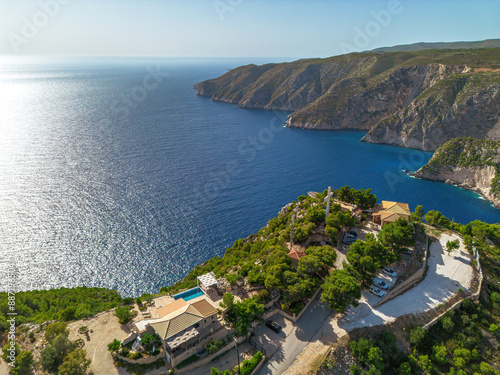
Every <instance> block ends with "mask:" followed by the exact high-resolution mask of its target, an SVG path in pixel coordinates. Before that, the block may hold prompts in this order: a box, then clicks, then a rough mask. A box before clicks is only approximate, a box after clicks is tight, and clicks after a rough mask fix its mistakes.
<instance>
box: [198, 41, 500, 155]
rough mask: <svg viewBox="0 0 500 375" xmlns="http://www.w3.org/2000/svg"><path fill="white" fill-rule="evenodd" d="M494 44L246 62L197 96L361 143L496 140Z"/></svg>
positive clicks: (499, 121) (429, 146)
mask: <svg viewBox="0 0 500 375" xmlns="http://www.w3.org/2000/svg"><path fill="white" fill-rule="evenodd" d="M499 83H500V48H480V49H443V50H435V49H433V50H426V51H418V52H385V53H380V52H363V53H352V54H348V55H341V56H334V57H329V58H325V59H303V60H298V61H294V62H290V63H282V64H265V65H259V66H258V65H253V64H250V65H246V66H241V67H238V68H236V69H233V70H231V71H229V72H227V73H226V74H224V75H222V76H220V77H219V78H215V79H210V80H206V81H203V82H200V83H198V84H196V85H195V86H194V87H195V89H196V93H197V94H198V95H204V96H210V97H211V98H212V100H215V101H223V102H227V103H232V104H236V105H238V106H239V107H241V108H264V109H268V110H283V111H290V112H293V113H292V114H291V115H290V116H289V118H288V121H287V126H288V127H297V128H305V129H323V130H336V129H362V130H369V131H370V132H369V133H368V134H367V136H365V138H364V139H363V140H364V141H366V142H373V143H388V144H394V145H399V146H403V147H411V148H419V149H425V150H435V149H436V148H437V147H438V146H439V145H440V144H442V143H444V142H446V141H447V140H449V139H452V138H455V137H460V136H462V137H463V136H469V135H475V136H477V134H481V135H480V136H482V137H485V138H488V137H490V139H498V138H500V95H498V91H499Z"/></svg>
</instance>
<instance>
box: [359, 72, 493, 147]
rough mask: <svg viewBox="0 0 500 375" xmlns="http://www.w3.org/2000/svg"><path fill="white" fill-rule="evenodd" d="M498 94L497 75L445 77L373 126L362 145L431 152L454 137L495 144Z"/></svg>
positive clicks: (476, 74)
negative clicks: (367, 143)
mask: <svg viewBox="0 0 500 375" xmlns="http://www.w3.org/2000/svg"><path fill="white" fill-rule="evenodd" d="M499 93H500V76H499V75H497V74H488V73H484V74H480V73H475V74H473V73H468V74H461V75H453V76H449V77H447V78H445V79H443V80H442V81H441V82H439V83H438V84H436V85H435V86H434V87H433V88H431V89H429V90H427V91H425V92H423V93H422V94H421V95H420V96H419V97H417V98H416V99H415V100H414V101H413V102H412V103H410V105H408V106H407V107H405V108H402V109H399V110H397V111H396V112H395V113H393V114H392V115H390V116H388V117H386V118H384V119H383V120H381V121H380V122H379V123H377V124H376V125H375V126H374V127H373V128H372V129H371V130H370V132H369V133H368V134H367V135H366V136H365V137H364V138H363V141H365V142H373V143H386V144H391V145H397V146H402V147H410V148H417V149H422V150H435V149H437V148H438V147H439V146H440V145H442V144H443V143H445V142H446V141H448V140H450V139H452V138H456V137H467V136H473V137H477V138H482V139H493V140H498V139H500V95H499Z"/></svg>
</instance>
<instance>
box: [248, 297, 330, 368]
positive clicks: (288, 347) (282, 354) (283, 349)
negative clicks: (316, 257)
mask: <svg viewBox="0 0 500 375" xmlns="http://www.w3.org/2000/svg"><path fill="white" fill-rule="evenodd" d="M319 296H320V294H319V295H318V297H316V299H315V300H314V301H313V302H312V303H311V304H310V305H309V307H308V309H307V310H306V312H305V313H304V315H302V317H301V318H300V319H299V321H298V322H297V323H296V324H295V327H294V328H293V329H292V331H291V332H290V334H289V335H288V336H287V338H286V339H285V340H284V342H283V344H282V345H281V346H280V347H278V348H277V350H276V352H275V353H274V354H272V356H271V357H270V359H269V360H268V361H267V363H266V364H265V365H264V367H262V369H261V370H260V371H259V372H258V374H259V375H264V374H282V373H283V372H285V370H286V369H287V368H288V367H289V366H290V365H291V364H292V362H293V361H294V360H295V358H296V357H297V356H298V355H299V354H300V352H301V351H302V350H303V349H304V348H305V347H306V346H307V344H309V342H310V341H311V338H312V337H313V336H314V334H315V333H316V332H317V331H318V329H320V328H321V326H322V325H323V323H324V322H325V321H326V320H327V318H328V316H329V315H330V313H331V312H332V310H331V309H329V308H328V306H326V305H325V304H323V303H321V302H320V301H319ZM263 328H267V327H263ZM263 328H262V329H263ZM256 336H258V333H257V335H256ZM267 355H268V356H269V355H271V353H267Z"/></svg>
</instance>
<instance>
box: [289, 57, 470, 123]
mask: <svg viewBox="0 0 500 375" xmlns="http://www.w3.org/2000/svg"><path fill="white" fill-rule="evenodd" d="M468 70H469V68H468V67H466V66H464V65H461V66H460V65H459V66H455V65H452V66H445V65H442V64H426V65H416V66H409V67H403V68H399V69H397V70H394V71H392V72H391V73H388V74H387V76H386V77H385V76H382V77H377V78H379V79H378V80H376V81H375V80H372V82H371V83H372V85H370V86H368V85H367V84H366V83H365V84H363V82H360V80H354V79H353V80H343V81H341V82H339V83H338V84H335V85H333V86H332V87H331V88H330V89H329V90H328V91H327V92H326V94H325V95H323V96H322V97H321V98H320V99H318V100H316V101H314V102H313V103H311V104H309V105H307V106H305V107H304V108H302V109H299V110H298V111H296V112H294V113H293V114H292V115H291V116H290V117H289V119H288V122H287V126H289V127H299V128H308V129H366V130H369V129H371V128H372V127H373V126H375V125H376V124H377V123H378V122H379V121H381V120H382V119H384V118H385V117H387V116H389V115H391V114H393V113H395V112H397V111H399V110H401V109H403V108H406V107H407V106H408V105H409V104H410V103H412V101H413V100H414V99H415V98H416V97H417V96H419V95H420V94H421V93H422V92H424V91H425V90H427V89H429V88H431V87H433V86H434V85H435V84H436V83H437V82H439V81H441V80H442V79H444V78H446V77H449V76H450V75H453V74H459V73H463V72H467V71H468ZM378 81H380V82H378Z"/></svg>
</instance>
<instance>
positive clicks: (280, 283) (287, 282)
mask: <svg viewBox="0 0 500 375" xmlns="http://www.w3.org/2000/svg"><path fill="white" fill-rule="evenodd" d="M326 195H327V191H326V190H325V191H323V192H321V193H318V194H316V196H315V197H309V196H305V195H301V196H299V197H298V198H297V201H294V202H292V203H291V204H290V205H289V206H288V207H287V209H286V210H285V211H284V212H283V213H282V214H280V215H279V216H278V217H275V218H273V219H271V220H270V221H269V222H268V223H267V225H266V226H265V227H264V228H262V229H261V230H260V231H259V232H258V233H257V234H255V235H251V236H249V237H248V238H246V239H238V240H237V241H236V242H235V243H234V245H233V246H232V247H230V248H228V249H226V251H225V254H224V256H223V257H214V258H212V259H210V260H209V261H207V262H205V263H204V264H203V265H201V266H198V267H195V269H194V270H192V271H191V272H190V273H189V275H188V276H187V277H186V278H184V279H183V280H182V281H180V282H179V283H177V284H175V285H173V286H171V287H169V288H164V289H162V292H169V293H176V292H178V291H179V290H182V289H185V288H191V287H194V286H195V285H196V277H197V276H200V275H202V274H204V273H207V272H210V271H212V272H214V273H215V275H216V277H222V276H224V277H225V278H226V280H227V281H228V282H229V283H230V284H231V285H235V284H238V282H241V281H242V280H243V279H244V278H246V281H247V282H248V283H249V284H251V285H255V286H257V285H260V286H264V287H265V288H266V289H267V290H268V291H272V290H275V291H278V292H279V293H280V294H281V295H282V303H283V308H285V309H289V310H290V311H292V312H294V313H297V312H299V311H300V310H301V308H302V307H303V306H304V302H305V301H306V300H307V298H309V297H311V296H312V295H313V294H314V292H315V290H317V288H318V286H319V285H320V284H321V283H322V278H324V277H325V276H326V275H327V273H328V269H329V268H330V267H332V266H333V264H334V263H335V261H336V252H335V250H334V249H333V248H332V247H331V246H322V247H321V246H310V247H308V248H307V249H306V256H305V257H303V258H301V259H300V261H299V263H298V267H297V269H294V268H292V266H291V260H290V257H289V256H288V241H289V239H290V233H291V229H292V228H291V223H292V215H293V216H294V217H295V221H294V235H293V237H294V242H296V243H297V242H298V243H300V242H304V241H305V240H307V238H309V236H310V235H311V234H312V232H313V231H314V230H316V229H317V227H318V226H319V225H322V224H323V223H324V225H325V234H327V235H328V236H329V237H330V239H331V241H332V242H336V241H337V237H338V234H339V232H340V230H341V229H342V228H348V227H351V226H354V225H355V223H356V218H355V217H353V216H352V215H351V213H349V212H342V210H341V206H340V204H335V203H334V202H333V200H332V204H331V206H330V212H329V216H328V218H327V219H326V222H325V214H326V212H325V210H326V202H325V197H326ZM333 196H334V197H335V196H337V198H338V199H343V200H345V201H346V202H350V203H354V204H362V205H363V206H365V207H366V206H372V205H373V204H374V203H375V202H376V197H375V196H374V195H373V194H371V190H370V189H366V190H365V189H363V190H355V189H352V188H350V187H349V186H345V187H342V188H340V189H339V190H338V191H335V190H334V191H333Z"/></svg>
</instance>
